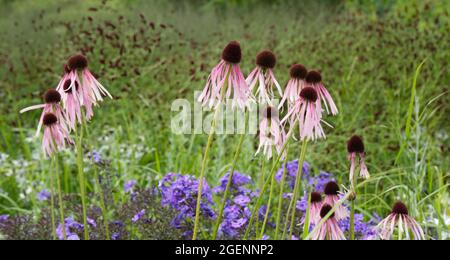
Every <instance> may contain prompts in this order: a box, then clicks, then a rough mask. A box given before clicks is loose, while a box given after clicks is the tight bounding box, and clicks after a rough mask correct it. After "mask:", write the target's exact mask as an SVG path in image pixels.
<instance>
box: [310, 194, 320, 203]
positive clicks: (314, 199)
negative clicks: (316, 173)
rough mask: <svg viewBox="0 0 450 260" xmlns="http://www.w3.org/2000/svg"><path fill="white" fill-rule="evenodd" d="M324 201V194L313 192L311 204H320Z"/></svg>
mask: <svg viewBox="0 0 450 260" xmlns="http://www.w3.org/2000/svg"><path fill="white" fill-rule="evenodd" d="M321 201H322V194H320V193H319V192H311V204H313V203H319V202H321Z"/></svg>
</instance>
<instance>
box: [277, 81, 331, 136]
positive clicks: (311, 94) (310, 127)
mask: <svg viewBox="0 0 450 260" xmlns="http://www.w3.org/2000/svg"><path fill="white" fill-rule="evenodd" d="M317 100H318V93H317V91H316V90H315V89H314V88H312V87H305V88H303V89H302V90H301V91H300V98H298V99H297V101H296V102H295V104H294V106H293V107H292V108H290V109H289V111H288V113H287V114H286V116H285V118H284V119H283V120H282V121H281V123H282V124H284V123H286V122H289V123H290V125H294V124H295V122H296V121H298V125H299V130H300V139H301V140H317V139H321V138H325V132H324V131H323V128H322V124H321V121H322V112H321V110H320V109H318V107H317V104H318V103H317Z"/></svg>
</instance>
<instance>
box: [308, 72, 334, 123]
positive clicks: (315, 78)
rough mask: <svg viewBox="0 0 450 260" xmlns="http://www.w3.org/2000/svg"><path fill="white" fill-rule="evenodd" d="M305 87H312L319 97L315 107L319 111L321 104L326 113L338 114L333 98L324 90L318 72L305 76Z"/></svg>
mask: <svg viewBox="0 0 450 260" xmlns="http://www.w3.org/2000/svg"><path fill="white" fill-rule="evenodd" d="M306 85H307V86H309V87H313V88H314V89H315V90H316V91H317V94H318V96H319V98H318V100H317V107H318V109H319V110H321V109H322V102H323V104H324V105H325V109H326V111H327V113H328V114H329V113H330V110H331V114H332V115H337V114H338V109H337V107H336V104H335V103H334V101H333V98H332V97H331V95H330V93H329V92H328V90H327V89H326V88H325V86H324V84H323V82H322V75H321V74H320V72H319V71H316V70H311V71H309V72H308V74H307V75H306Z"/></svg>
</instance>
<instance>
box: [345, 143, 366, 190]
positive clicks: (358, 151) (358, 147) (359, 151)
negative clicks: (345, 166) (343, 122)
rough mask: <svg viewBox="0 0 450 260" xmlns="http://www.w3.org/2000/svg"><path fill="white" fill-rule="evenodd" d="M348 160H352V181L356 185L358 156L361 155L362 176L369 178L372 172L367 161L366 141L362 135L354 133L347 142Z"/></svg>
mask: <svg viewBox="0 0 450 260" xmlns="http://www.w3.org/2000/svg"><path fill="white" fill-rule="evenodd" d="M347 151H348V160H349V161H350V183H351V184H352V187H354V185H355V184H354V175H355V168H356V159H357V158H356V157H359V165H360V176H361V177H362V178H363V179H369V178H370V174H369V171H368V170H367V166H366V163H365V151H364V142H363V140H362V138H361V137H359V136H357V135H354V136H352V138H350V140H349V141H348V142H347Z"/></svg>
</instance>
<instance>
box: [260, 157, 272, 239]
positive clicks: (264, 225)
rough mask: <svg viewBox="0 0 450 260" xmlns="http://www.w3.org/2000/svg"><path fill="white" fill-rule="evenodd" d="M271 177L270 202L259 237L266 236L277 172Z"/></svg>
mask: <svg viewBox="0 0 450 260" xmlns="http://www.w3.org/2000/svg"><path fill="white" fill-rule="evenodd" d="M273 167H275V165H274V166H273ZM271 179H272V181H271V182H270V192H269V202H267V209H266V213H265V216H264V221H263V225H262V228H261V233H260V234H259V239H262V237H263V236H264V230H265V229H266V224H267V220H268V218H269V213H270V206H271V202H272V196H273V189H274V186H275V174H273V177H272V178H271Z"/></svg>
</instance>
